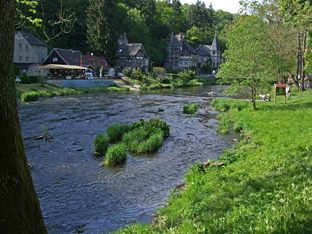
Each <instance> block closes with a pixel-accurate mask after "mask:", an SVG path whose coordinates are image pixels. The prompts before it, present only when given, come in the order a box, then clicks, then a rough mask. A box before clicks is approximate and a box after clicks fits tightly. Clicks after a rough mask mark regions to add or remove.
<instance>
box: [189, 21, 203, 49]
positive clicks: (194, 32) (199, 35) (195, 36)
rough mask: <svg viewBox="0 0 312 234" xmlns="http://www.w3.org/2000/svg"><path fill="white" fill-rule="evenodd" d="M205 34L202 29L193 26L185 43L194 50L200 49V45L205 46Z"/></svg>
mask: <svg viewBox="0 0 312 234" xmlns="http://www.w3.org/2000/svg"><path fill="white" fill-rule="evenodd" d="M205 40H206V37H205V34H204V32H203V30H202V29H200V28H197V27H196V26H193V27H192V28H191V29H190V30H188V31H187V32H186V35H185V42H187V43H189V44H190V45H192V46H193V47H194V48H196V47H198V46H199V45H200V44H205Z"/></svg>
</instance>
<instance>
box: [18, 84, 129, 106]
mask: <svg viewBox="0 0 312 234" xmlns="http://www.w3.org/2000/svg"><path fill="white" fill-rule="evenodd" d="M16 90H17V91H16V97H17V98H20V99H21V101H22V102H29V101H37V100H38V99H39V98H40V97H55V96H64V95H77V94H84V93H99V92H110V91H128V90H129V88H125V87H118V86H116V85H113V86H109V87H99V88H81V89H76V88H69V89H68V88H60V87H58V86H56V85H52V84H45V83H31V84H17V85H16Z"/></svg>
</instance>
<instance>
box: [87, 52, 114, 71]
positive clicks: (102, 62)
mask: <svg viewBox="0 0 312 234" xmlns="http://www.w3.org/2000/svg"><path fill="white" fill-rule="evenodd" d="M83 57H84V58H85V60H86V61H88V63H89V64H91V65H92V67H93V68H95V65H94V63H93V62H94V61H96V62H98V64H100V66H101V67H103V70H104V71H109V69H111V68H112V67H111V66H110V65H109V64H108V63H107V62H106V60H105V59H103V58H102V57H99V56H93V55H84V56H83Z"/></svg>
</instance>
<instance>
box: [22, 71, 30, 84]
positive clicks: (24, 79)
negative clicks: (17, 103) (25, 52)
mask: <svg viewBox="0 0 312 234" xmlns="http://www.w3.org/2000/svg"><path fill="white" fill-rule="evenodd" d="M20 78H21V83H22V84H30V83H31V82H30V78H29V76H27V74H26V73H23V74H22V75H21V77H20Z"/></svg>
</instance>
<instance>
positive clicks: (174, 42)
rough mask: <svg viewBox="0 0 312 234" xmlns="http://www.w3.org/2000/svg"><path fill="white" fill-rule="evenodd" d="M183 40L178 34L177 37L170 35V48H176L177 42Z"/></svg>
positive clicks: (180, 34)
mask: <svg viewBox="0 0 312 234" xmlns="http://www.w3.org/2000/svg"><path fill="white" fill-rule="evenodd" d="M183 39H184V34H182V33H179V34H177V35H174V34H173V33H172V34H171V37H170V47H178V46H179V42H180V41H181V40H183Z"/></svg>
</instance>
